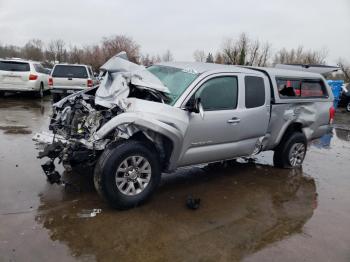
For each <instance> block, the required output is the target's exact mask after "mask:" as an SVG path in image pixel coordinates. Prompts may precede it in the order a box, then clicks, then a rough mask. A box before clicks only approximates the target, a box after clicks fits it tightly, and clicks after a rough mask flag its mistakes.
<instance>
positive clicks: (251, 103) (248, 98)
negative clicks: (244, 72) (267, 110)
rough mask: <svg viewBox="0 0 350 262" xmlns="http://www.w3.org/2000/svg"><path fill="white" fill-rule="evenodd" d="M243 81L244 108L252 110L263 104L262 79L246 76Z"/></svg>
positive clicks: (263, 90)
mask: <svg viewBox="0 0 350 262" xmlns="http://www.w3.org/2000/svg"><path fill="white" fill-rule="evenodd" d="M244 81H245V107H246V108H253V107H259V106H262V105H264V104H265V85H264V79H262V78H261V77H256V76H246V77H245V78H244Z"/></svg>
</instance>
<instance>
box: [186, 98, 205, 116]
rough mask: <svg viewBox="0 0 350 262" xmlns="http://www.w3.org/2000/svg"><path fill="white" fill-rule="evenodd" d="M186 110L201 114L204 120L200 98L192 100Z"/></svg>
mask: <svg viewBox="0 0 350 262" xmlns="http://www.w3.org/2000/svg"><path fill="white" fill-rule="evenodd" d="M186 110H188V111H189V112H193V113H197V114H198V113H199V114H200V116H201V117H202V118H204V109H203V106H202V103H201V99H200V97H197V98H196V99H190V100H189V101H188V102H187V105H186Z"/></svg>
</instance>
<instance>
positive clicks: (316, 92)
mask: <svg viewBox="0 0 350 262" xmlns="http://www.w3.org/2000/svg"><path fill="white" fill-rule="evenodd" d="M300 90H301V91H300V96H301V97H324V96H326V95H327V93H326V91H325V90H326V89H325V87H324V85H323V82H321V81H310V80H303V81H302V82H301V88H300Z"/></svg>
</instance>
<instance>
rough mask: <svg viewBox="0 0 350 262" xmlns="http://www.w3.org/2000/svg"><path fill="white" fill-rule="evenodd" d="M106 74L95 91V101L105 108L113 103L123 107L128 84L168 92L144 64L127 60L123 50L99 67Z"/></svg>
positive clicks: (128, 89) (128, 91) (127, 92)
mask: <svg viewBox="0 0 350 262" xmlns="http://www.w3.org/2000/svg"><path fill="white" fill-rule="evenodd" d="M100 69H101V70H102V71H105V72H106V74H105V76H104V78H103V80H102V81H101V84H100V86H99V88H98V89H97V91H96V95H95V103H96V104H97V105H101V106H104V107H107V108H112V107H113V106H115V105H118V106H121V107H123V105H124V100H125V98H127V97H128V95H129V93H130V85H133V86H135V87H136V88H140V89H149V90H150V91H155V92H161V93H169V89H168V88H167V87H166V86H164V85H163V83H162V82H161V81H160V80H159V79H158V78H157V77H156V76H155V75H153V74H152V73H151V72H149V71H147V70H146V68H145V67H144V66H140V65H137V64H135V63H132V62H130V61H129V60H128V58H127V55H126V53H125V52H121V53H119V54H117V55H116V56H114V57H112V58H111V59H109V60H108V61H107V62H106V63H105V64H104V65H103V66H101V68H100Z"/></svg>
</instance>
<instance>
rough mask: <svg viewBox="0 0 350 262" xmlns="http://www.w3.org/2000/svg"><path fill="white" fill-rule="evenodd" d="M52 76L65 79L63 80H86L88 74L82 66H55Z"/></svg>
mask: <svg viewBox="0 0 350 262" xmlns="http://www.w3.org/2000/svg"><path fill="white" fill-rule="evenodd" d="M52 76H53V77H65V78H88V74H87V71H86V68H85V67H84V66H67V65H57V66H55V68H54V70H53V73H52Z"/></svg>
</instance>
